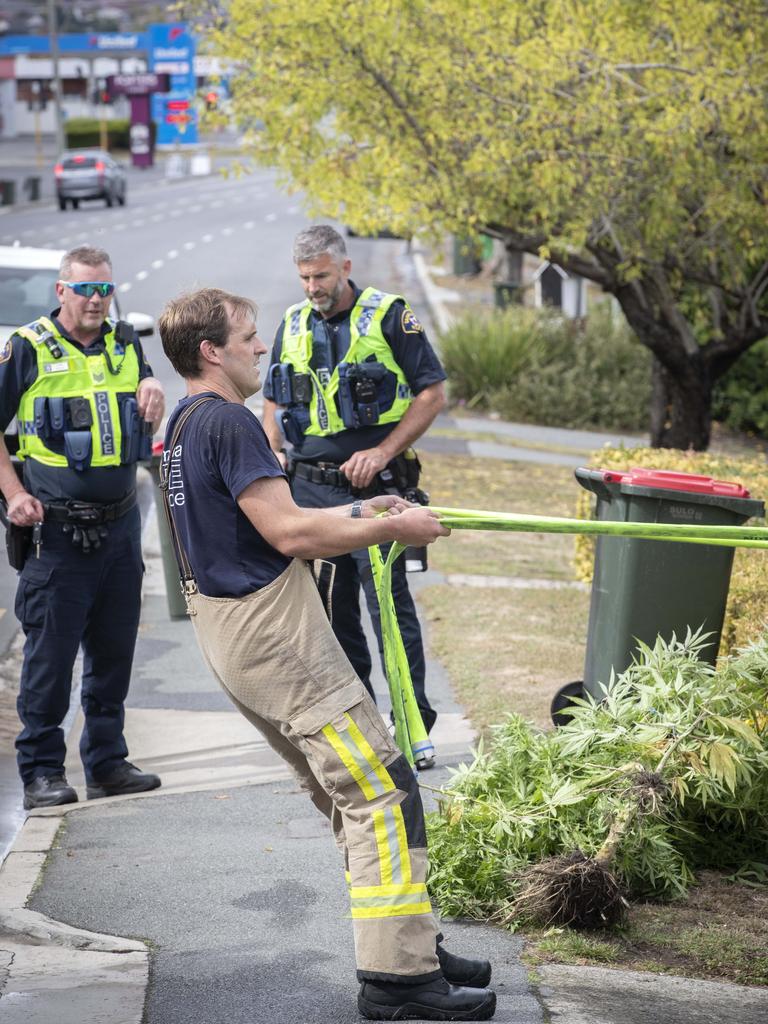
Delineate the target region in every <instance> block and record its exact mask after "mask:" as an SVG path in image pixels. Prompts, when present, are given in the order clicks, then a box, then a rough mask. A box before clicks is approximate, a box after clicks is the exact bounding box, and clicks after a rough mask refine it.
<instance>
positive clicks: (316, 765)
mask: <svg viewBox="0 0 768 1024" xmlns="http://www.w3.org/2000/svg"><path fill="white" fill-rule="evenodd" d="M288 724H289V726H290V728H291V730H292V731H293V732H294V733H295V734H297V735H298V736H299V737H300V738H301V740H302V744H303V746H304V748H305V751H306V753H307V757H308V758H309V759H310V761H311V763H312V766H313V770H314V771H315V774H316V775H317V777H318V779H319V780H320V781H321V782H322V784H323V786H324V788H325V789H326V790H327V791H328V792H329V793H337V792H340V791H342V790H345V789H347V788H348V787H350V786H353V785H354V786H357V787H359V788H360V789H361V790H362V792H363V793H364V794H365V796H366V799H368V800H372V799H374V798H375V797H376V796H379V795H381V794H383V793H385V792H390V791H392V790H393V789H395V784H394V782H393V781H392V778H391V777H390V775H389V772H388V771H387V769H386V767H385V766H386V765H387V764H389V763H390V762H391V761H393V760H396V758H397V755H398V750H397V748H396V747H395V745H394V744H393V742H392V738H391V736H390V735H389V732H388V730H387V727H386V726H385V724H384V721H383V719H382V717H381V715H380V714H379V712H378V710H377V708H376V705H375V704H374V703H373V701H372V700H371V698H370V696H369V695H368V693H367V691H366V690H365V688H364V686H363V684H362V683H361V682H359V681H357V682H354V683H348V684H347V685H346V686H342V687H341V688H340V689H338V690H336V691H335V692H334V693H331V694H328V695H327V696H326V697H324V698H323V699H322V700H320V701H318V702H317V703H316V704H313V705H312V706H311V707H309V708H305V709H304V710H302V711H301V712H299V713H298V714H296V715H292V716H291V717H290V718H289V721H288Z"/></svg>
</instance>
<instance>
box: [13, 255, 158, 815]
mask: <svg viewBox="0 0 768 1024" xmlns="http://www.w3.org/2000/svg"><path fill="white" fill-rule="evenodd" d="M114 290H115V283H114V280H113V276H112V263H111V260H110V258H109V255H108V254H107V253H106V252H105V251H104V250H103V249H98V248H94V247H92V246H87V245H83V246H78V247H77V248H75V249H72V250H70V251H69V252H68V253H67V254H66V255H65V256H64V259H63V261H62V263H61V268H60V272H59V280H58V282H57V284H56V296H57V299H58V302H59V305H58V307H57V308H56V309H54V311H53V312H52V313H50V314H49V315H47V316H41V317H39V318H38V319H37V320H34V321H33V322H32V323H29V324H26V325H24V326H23V327H19V328H17V330H16V331H15V332H14V334H13V335H12V336H11V338H10V339H9V340H8V341H7V342H6V343H5V345H3V346H2V348H0V428H2V429H3V430H5V429H6V428H7V426H8V424H9V423H10V422H11V420H12V419H13V417H14V416H16V417H17V419H18V443H19V447H18V456H19V459H20V461H21V464H22V466H23V474H22V478H21V479H20V478H19V476H18V475H17V473H16V469H15V467H14V465H13V463H12V462H11V458H10V455H9V452H8V449H7V447H6V444H5V441H4V440H1V439H0V490H1V491H2V493H3V496H4V498H5V503H6V513H5V514H6V517H7V520H8V524H9V525H8V530H9V539H10V540H11V541H12V543H10V544H9V554H10V557H11V558H12V560H13V567H14V568H16V569H18V570H20V572H19V585H18V590H17V593H16V615H17V617H18V618H19V620H20V622H21V625H22V628H23V630H24V633H25V635H26V643H25V645H24V664H23V667H22V670H21V681H20V688H19V697H18V702H17V707H18V713H19V717H20V719H21V722H22V726H23V728H22V730H21V732H20V733H19V736H18V738H17V740H16V750H17V760H18V766H19V773H20V775H21V779H22V783H23V785H24V807H25V808H27V809H31V808H34V807H51V806H56V805H58V804H68V803H73V802H74V801H76V800H77V798H78V797H77V793H76V791H75V790H74V789H73V787H72V786H70V785H69V783H68V782H67V779H66V776H65V774H64V758H65V754H66V748H65V742H64V733H63V730H62V728H61V725H62V722H63V721H64V718H65V716H66V714H67V711H68V709H69V701H70V694H71V686H72V671H73V667H74V663H75V658H76V657H77V653H78V650H79V648H80V647H81V646H82V650H83V677H82V698H81V700H82V708H83V714H84V718H85V722H84V726H83V733H82V737H81V739H80V756H81V759H82V761H83V766H84V768H85V777H86V783H87V796H88V798H89V799H94V798H98V797H104V796H114V795H119V794H123V793H136V792H142V791H144V790H150V789H155V788H156V787H157V786H159V785H160V779H159V778H158V777H157V775H152V774H150V773H146V772H142V771H140V770H139V769H138V768H136V767H135V766H134V765H132V764H131V763H130V762H129V761H128V760H127V756H128V747H127V746H126V742H125V738H124V736H123V724H124V717H125V710H124V702H125V698H126V695H127V693H128V684H129V682H130V676H131V666H132V662H133V652H134V646H135V642H136V633H137V630H138V624H139V611H140V605H141V581H142V575H143V571H144V567H143V564H142V559H141V523H140V518H139V509H138V506H137V504H136V464H137V462H138V461H139V459H141V458H148V457H149V456H150V455H151V435H152V431H153V430H154V429H155V428H156V427H157V426H158V425H159V424H160V421H161V420H162V417H163V412H164V397H163V389H162V386H161V385H160V382H159V381H158V380H156V379H155V378H154V377H153V376H152V370H151V368H150V366H149V364H148V363H147V362H146V360H145V358H144V353H143V351H142V348H141V344H140V342H139V339H138V337H137V336H136V333H135V331H134V329H133V327H132V326H131V325H130V324H129V323H127V322H125V321H118V322H115V321H114V320H112V319H111V318H110V316H109V309H110V302H111V296H112V294H113V293H114Z"/></svg>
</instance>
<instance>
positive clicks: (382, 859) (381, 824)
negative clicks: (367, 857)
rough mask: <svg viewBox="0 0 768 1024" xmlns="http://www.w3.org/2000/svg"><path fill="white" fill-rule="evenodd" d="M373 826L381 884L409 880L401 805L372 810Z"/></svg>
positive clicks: (409, 861) (406, 839)
mask: <svg viewBox="0 0 768 1024" xmlns="http://www.w3.org/2000/svg"><path fill="white" fill-rule="evenodd" d="M373 828H374V832H375V834H376V847H377V849H378V852H379V864H380V866H381V882H382V885H388V884H390V883H392V882H395V883H397V884H402V883H409V882H410V881H411V858H410V857H409V856H408V837H407V835H406V832H405V821H404V820H403V810H402V808H401V807H392V808H387V809H386V810H384V811H374V812H373Z"/></svg>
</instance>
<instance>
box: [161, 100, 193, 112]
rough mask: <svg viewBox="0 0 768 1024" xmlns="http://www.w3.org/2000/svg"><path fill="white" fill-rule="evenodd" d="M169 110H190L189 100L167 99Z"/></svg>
mask: <svg viewBox="0 0 768 1024" xmlns="http://www.w3.org/2000/svg"><path fill="white" fill-rule="evenodd" d="M165 106H166V109H167V110H189V100H167V101H166V104H165Z"/></svg>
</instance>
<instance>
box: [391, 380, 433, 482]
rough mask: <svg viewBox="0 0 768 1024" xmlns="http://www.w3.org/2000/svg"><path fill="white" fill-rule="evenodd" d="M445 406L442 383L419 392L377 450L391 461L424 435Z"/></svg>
mask: <svg viewBox="0 0 768 1024" xmlns="http://www.w3.org/2000/svg"><path fill="white" fill-rule="evenodd" d="M444 405H445V387H444V385H443V383H442V381H441V382H440V383H439V384H431V385H430V386H429V387H428V388H425V389H424V390H423V391H420V392H419V393H418V395H416V397H415V398H414V400H413V401H412V402H411V404H410V405H409V407H408V409H407V410H406V413H405V415H404V416H403V418H402V419H401V420H400V422H399V423H398V424H397V426H396V427H395V429H394V430H393V431H392V432H391V433H390V434H388V435H387V436H386V437H385V438H384V440H383V441H382V442H381V443H380V444H379V448H380V449H381V451H382V452H383V453H384V454H385V455H386V457H387V461H388V462H389V461H391V460H392V459H394V458H395V456H397V455H399V454H400V452H404V451H405V449H406V448H409V447H410V446H411V445H412V444H414V442H416V441H418V439H419V438H420V437H421V436H422V434H424V433H426V431H427V430H429V428H430V427H431V426H432V423H433V421H434V419H435V417H436V416H437V414H438V413H439V412H440V410H441V409H442V408H443V406H444Z"/></svg>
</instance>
